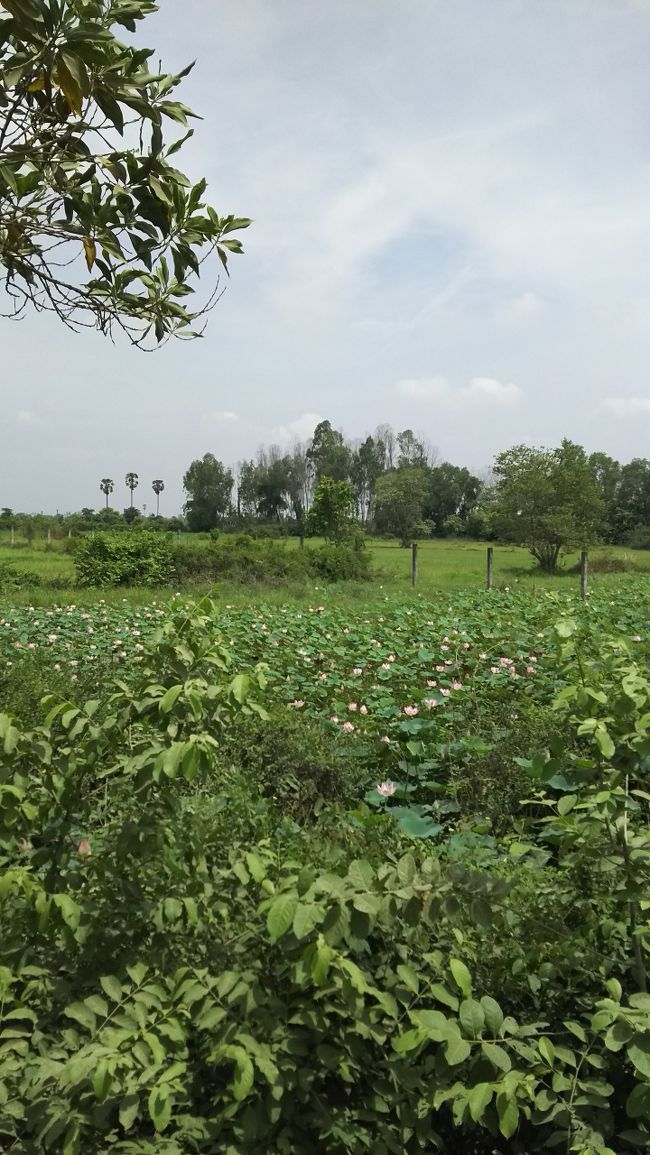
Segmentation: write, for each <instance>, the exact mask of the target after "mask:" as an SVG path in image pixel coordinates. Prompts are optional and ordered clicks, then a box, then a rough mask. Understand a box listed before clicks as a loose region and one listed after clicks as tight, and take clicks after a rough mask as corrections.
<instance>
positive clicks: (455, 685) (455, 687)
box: [451, 682, 463, 690]
mask: <svg viewBox="0 0 650 1155" xmlns="http://www.w3.org/2000/svg"><path fill="white" fill-rule="evenodd" d="M451 688H452V690H462V688H463V683H462V682H452V683H451Z"/></svg>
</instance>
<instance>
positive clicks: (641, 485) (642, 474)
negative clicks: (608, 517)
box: [616, 457, 650, 539]
mask: <svg viewBox="0 0 650 1155" xmlns="http://www.w3.org/2000/svg"><path fill="white" fill-rule="evenodd" d="M616 506H617V509H616V519H617V527H618V537H619V539H625V538H626V537H627V535H628V534H630V533H631V532H632V531H633V530H635V529H637V528H639V527H640V526H648V525H650V461H648V460H647V459H646V458H644V457H635V458H633V459H632V461H629V462H628V463H627V465H624V466H623V468H622V469H621V479H620V484H619V487H618V493H617V499H616Z"/></svg>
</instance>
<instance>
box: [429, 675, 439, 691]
mask: <svg viewBox="0 0 650 1155" xmlns="http://www.w3.org/2000/svg"><path fill="white" fill-rule="evenodd" d="M437 685H438V683H437V682H436V680H435V679H434V678H427V686H428V687H429V689H430V690H435V688H436V686H437Z"/></svg>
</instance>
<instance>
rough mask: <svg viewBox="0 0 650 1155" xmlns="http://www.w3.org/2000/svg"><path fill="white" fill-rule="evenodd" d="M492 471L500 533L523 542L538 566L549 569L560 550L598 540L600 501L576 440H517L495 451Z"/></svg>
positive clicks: (601, 511)
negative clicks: (552, 444)
mask: <svg viewBox="0 0 650 1155" xmlns="http://www.w3.org/2000/svg"><path fill="white" fill-rule="evenodd" d="M494 472H495V474H496V477H497V479H498V480H497V486H496V502H497V527H498V531H499V534H500V535H502V536H504V537H506V538H507V539H508V540H510V541H513V542H516V543H517V544H519V545H524V546H527V547H528V549H529V550H530V552H531V553H532V555H533V557H534V558H536V560H537V561H538V562H539V564H540V566H541V567H542V569H545V570H548V571H549V572H551V573H553V572H554V571H555V570H556V569H557V565H558V560H559V557H560V553H561V551H562V550H567V549H575V548H578V547H580V548H583V547H585V546H587V545H589V544H590V543H591V542H593V541H595V540H596V539H597V535H598V532H599V531H600V529H601V527H602V521H603V514H604V504H603V499H602V496H601V494H600V492H599V489H598V486H597V484H596V482H595V480H594V476H593V473H592V470H591V468H590V466H589V461H588V459H587V455H586V453H585V451H584V449H582V447H581V446H580V445H575V444H574V443H573V442H572V441H567V440H566V439H565V440H564V441H563V442H562V444H561V445H560V446H559V447H558V448H557V449H533V448H530V447H529V446H527V445H516V446H514V448H512V449H508V450H507V451H506V452H505V453H500V454H499V455H498V457H497V459H496V462H495V466H494Z"/></svg>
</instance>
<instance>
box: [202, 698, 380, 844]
mask: <svg viewBox="0 0 650 1155" xmlns="http://www.w3.org/2000/svg"><path fill="white" fill-rule="evenodd" d="M224 754H225V756H226V757H227V758H228V759H229V760H230V761H231V762H232V763H233V764H234V766H235V767H237V768H238V769H240V770H241V771H243V772H244V775H245V779H246V782H247V784H248V786H249V788H250V789H251V790H252V791H253V792H254V793H257V792H259V793H260V794H261V795H262V796H263V797H265V798H268V799H269V800H270V801H272V802H273V803H274V805H275V806H277V808H278V810H279V811H280V813H282V814H284V815H287V816H288V817H290V818H293V819H296V820H297V821H301V822H304V821H305V820H306V819H307V818H308V817H310V816H313V814H314V812H315V811H318V810H319V809H320V808H321V806H322V805H323V804H341V805H346V806H353V805H354V804H355V803H356V801H357V800H358V798H359V790H360V787H359V783H360V778H361V773H360V771H359V769H358V768H357V767H356V766H355V762H354V760H353V759H352V758H351V756H350V743H349V742H347V741H346V740H345V736H343V740H341V736H340V735H339V734H334V733H333V732H332V728H331V727H329V728H327V729H326V728H325V727H324V726H323V725H322V724H320V723H318V722H315V721H313V720H312V719H309V718H306V717H304V716H303V715H302V714H300V712H299V711H298V710H296V709H288V710H282V711H277V712H274V713H273V714H272V715H271V717H270V718H268V719H260V718H242V719H239V720H238V721H237V722H236V724H235V726H234V727H233V729H232V731H231V733H230V734H229V736H228V739H227V741H226V744H225V746H224Z"/></svg>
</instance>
